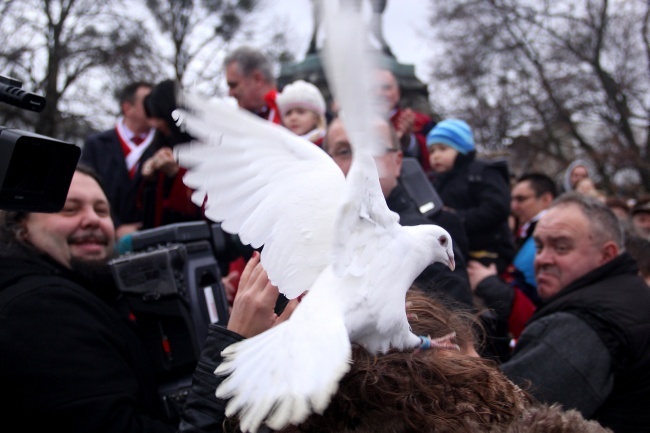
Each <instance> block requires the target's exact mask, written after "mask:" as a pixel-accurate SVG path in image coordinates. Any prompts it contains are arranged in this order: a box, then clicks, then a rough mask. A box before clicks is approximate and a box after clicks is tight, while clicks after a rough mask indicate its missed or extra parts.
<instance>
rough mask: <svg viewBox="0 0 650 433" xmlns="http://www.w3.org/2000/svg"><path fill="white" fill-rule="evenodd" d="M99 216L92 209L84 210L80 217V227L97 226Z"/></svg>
mask: <svg viewBox="0 0 650 433" xmlns="http://www.w3.org/2000/svg"><path fill="white" fill-rule="evenodd" d="M100 219H101V218H100V216H99V215H98V214H97V212H96V211H95V209H93V208H92V207H89V208H86V209H84V211H83V214H82V216H81V224H82V226H95V225H98V224H99V221H100Z"/></svg>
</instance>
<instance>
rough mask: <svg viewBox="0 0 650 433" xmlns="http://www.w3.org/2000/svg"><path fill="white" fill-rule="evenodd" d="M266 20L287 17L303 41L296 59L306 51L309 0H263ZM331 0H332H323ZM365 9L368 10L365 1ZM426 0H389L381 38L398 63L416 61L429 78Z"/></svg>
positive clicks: (310, 25) (310, 24)
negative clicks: (264, 0) (265, 3)
mask: <svg viewBox="0 0 650 433" xmlns="http://www.w3.org/2000/svg"><path fill="white" fill-rule="evenodd" d="M266 1H267V2H268V5H267V6H266V8H268V9H267V10H268V12H267V13H265V16H268V17H269V20H276V19H279V20H283V21H287V22H288V23H289V25H290V26H291V28H292V30H294V31H295V35H296V39H300V40H301V41H303V42H302V45H300V46H299V47H298V48H299V49H298V51H299V54H298V60H302V58H303V56H304V53H305V52H306V51H307V48H308V45H309V40H310V38H311V32H312V29H313V20H312V1H311V0H266ZM326 1H331V0H326ZM364 3H365V4H364V10H367V11H369V9H368V7H369V6H368V4H369V2H368V1H364ZM426 5H427V1H426V0H388V4H387V6H386V10H385V11H384V15H383V25H384V39H386V41H387V42H388V45H389V46H390V48H391V50H392V51H393V53H394V54H395V56H396V57H397V60H398V61H399V62H400V63H406V64H412V65H415V73H416V75H417V76H418V77H419V78H420V79H421V80H422V81H428V80H427V75H428V72H429V69H430V68H429V67H428V65H427V64H428V62H430V60H431V57H432V50H431V49H430V47H428V44H430V42H428V41H427V40H426V39H425V33H426V29H427V27H429V26H428V24H427V23H428V8H427V7H426Z"/></svg>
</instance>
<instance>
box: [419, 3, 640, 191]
mask: <svg viewBox="0 0 650 433" xmlns="http://www.w3.org/2000/svg"><path fill="white" fill-rule="evenodd" d="M431 11H432V18H431V23H432V26H433V28H434V29H435V39H436V41H442V42H443V44H445V47H446V49H445V55H444V56H438V57H437V59H436V60H435V63H434V71H435V72H434V76H433V80H434V83H435V84H434V85H435V86H438V87H439V88H444V87H453V88H454V89H456V90H457V91H458V92H459V97H458V98H455V99H453V100H450V101H447V102H445V103H444V104H445V106H444V107H442V109H443V110H444V111H445V112H447V113H449V114H452V115H457V116H462V117H464V118H467V120H469V121H470V123H472V124H473V125H474V126H475V128H476V129H477V135H478V137H479V141H480V143H482V145H483V146H484V149H485V150H488V151H494V150H499V149H503V148H504V147H505V146H506V145H510V144H512V146H510V150H511V153H512V154H513V155H514V157H513V158H512V163H513V166H514V167H515V170H516V171H517V170H518V171H525V170H529V169H532V168H535V169H545V170H546V171H547V172H549V174H554V173H557V172H558V171H559V170H561V169H562V168H564V167H565V166H566V165H567V164H568V163H569V162H570V161H571V160H572V159H574V158H576V157H578V156H579V157H584V158H588V159H590V160H591V161H592V162H593V163H594V166H595V167H596V169H597V171H598V175H599V179H600V181H601V186H602V188H603V189H605V190H607V191H609V192H614V191H616V189H617V188H618V187H621V186H622V184H623V183H624V182H622V181H621V179H623V178H626V176H627V178H628V179H632V180H635V181H636V183H637V185H638V184H640V185H642V186H643V188H645V190H646V191H650V161H649V156H650V155H649V151H650V141H649V138H648V131H647V128H648V123H649V121H650V113H649V111H648V110H649V108H650V107H649V106H648V104H649V102H648V98H647V95H648V91H649V90H650V74H649V72H650V67H649V66H650V44H649V43H648V42H649V39H650V36H649V32H648V22H649V17H650V4H649V3H648V2H647V1H641V0H633V1H628V0H566V1H562V2H557V1H553V0H455V1H453V2H438V1H433V2H431ZM437 93H439V94H440V92H437ZM437 108H438V109H439V110H440V108H441V107H437ZM615 180H616V182H615Z"/></svg>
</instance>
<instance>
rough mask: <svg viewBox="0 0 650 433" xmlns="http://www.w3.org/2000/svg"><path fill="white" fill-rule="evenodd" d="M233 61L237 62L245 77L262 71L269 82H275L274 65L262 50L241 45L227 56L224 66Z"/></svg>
mask: <svg viewBox="0 0 650 433" xmlns="http://www.w3.org/2000/svg"><path fill="white" fill-rule="evenodd" d="M233 62H237V65H238V67H239V70H240V71H241V73H242V75H244V76H245V77H250V75H251V74H252V73H253V72H255V71H260V73H261V74H262V76H263V77H264V79H265V80H266V82H267V83H269V84H275V77H274V76H273V66H272V65H271V62H270V61H269V59H268V58H267V57H266V56H265V55H264V53H262V52H261V51H260V50H257V49H255V48H252V47H247V46H243V47H239V48H237V49H235V50H234V51H232V52H231V53H230V54H228V55H227V56H226V58H225V59H224V61H223V66H224V68H225V67H227V66H228V65H230V64H231V63H233Z"/></svg>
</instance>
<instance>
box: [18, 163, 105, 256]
mask: <svg viewBox="0 0 650 433" xmlns="http://www.w3.org/2000/svg"><path fill="white" fill-rule="evenodd" d="M23 228H24V230H23V234H22V235H21V239H22V240H23V241H25V242H27V243H29V244H31V245H33V246H34V247H35V248H36V249H38V250H39V251H42V252H44V253H46V254H47V255H49V256H50V257H52V258H53V259H54V260H56V261H57V262H59V263H60V264H62V265H63V266H65V267H67V268H71V265H70V262H71V259H73V258H74V259H78V260H81V261H97V262H101V261H106V260H108V259H109V258H110V257H111V256H112V252H113V245H114V239H115V228H114V226H113V220H112V219H111V214H110V207H109V204H108V200H107V199H106V195H104V192H103V191H102V189H101V187H100V186H99V184H97V182H96V181H95V180H94V179H93V178H92V177H90V176H88V175H86V174H83V173H81V172H79V171H77V172H75V174H74V177H73V178H72V182H71V184H70V189H69V191H68V197H67V199H66V202H65V205H64V206H63V209H62V210H61V211H60V212H58V213H51V214H50V213H30V214H28V215H27V217H26V218H25V221H24V227H23Z"/></svg>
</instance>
